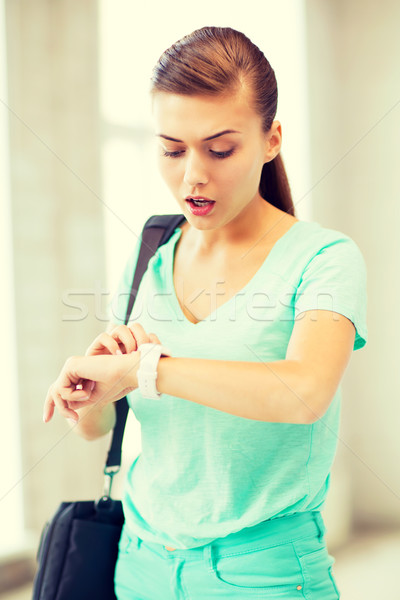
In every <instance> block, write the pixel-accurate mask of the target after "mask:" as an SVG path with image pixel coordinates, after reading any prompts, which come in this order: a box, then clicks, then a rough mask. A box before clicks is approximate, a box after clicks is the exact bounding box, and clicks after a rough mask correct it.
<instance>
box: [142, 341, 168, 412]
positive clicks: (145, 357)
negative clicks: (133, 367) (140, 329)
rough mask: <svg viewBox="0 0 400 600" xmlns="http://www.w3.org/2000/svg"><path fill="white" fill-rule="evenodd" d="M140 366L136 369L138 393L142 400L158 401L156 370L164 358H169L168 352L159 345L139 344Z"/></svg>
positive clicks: (159, 393)
mask: <svg viewBox="0 0 400 600" xmlns="http://www.w3.org/2000/svg"><path fill="white" fill-rule="evenodd" d="M138 351H139V352H140V364H139V368H138V369H137V382H138V388H139V392H140V393H141V395H142V396H143V397H144V398H149V399H150V400H159V399H160V398H161V391H160V390H159V389H158V368H159V365H160V360H161V359H162V357H164V356H170V355H171V353H170V351H169V350H168V349H167V348H165V347H164V346H162V345H161V344H153V343H147V344H141V345H140V346H139V348H138Z"/></svg>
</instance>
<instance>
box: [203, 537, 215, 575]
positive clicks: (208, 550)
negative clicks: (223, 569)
mask: <svg viewBox="0 0 400 600" xmlns="http://www.w3.org/2000/svg"><path fill="white" fill-rule="evenodd" d="M203 556H204V562H205V563H206V567H207V569H208V570H209V571H210V572H211V573H212V572H213V571H214V557H213V547H212V544H207V545H206V546H204V549H203Z"/></svg>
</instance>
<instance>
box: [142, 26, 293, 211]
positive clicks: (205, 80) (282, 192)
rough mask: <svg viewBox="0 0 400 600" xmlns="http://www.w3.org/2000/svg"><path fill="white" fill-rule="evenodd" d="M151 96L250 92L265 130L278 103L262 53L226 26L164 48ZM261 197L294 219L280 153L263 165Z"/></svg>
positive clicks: (206, 29)
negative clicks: (243, 90)
mask: <svg viewBox="0 0 400 600" xmlns="http://www.w3.org/2000/svg"><path fill="white" fill-rule="evenodd" d="M151 81H152V87H151V92H152V93H155V92H168V93H171V94H184V95H188V96H195V95H198V96H212V95H218V94H219V95H221V94H227V93H234V92H235V91H236V90H238V89H240V88H241V87H245V88H246V89H248V90H249V94H250V97H251V101H252V104H253V106H254V109H255V111H256V112H257V114H258V115H260V117H261V119H262V126H263V130H264V131H265V132H267V131H269V130H270V128H271V125H272V123H273V120H274V118H275V114H276V109H277V105H278V88H277V83H276V78H275V73H274V70H273V69H272V67H271V65H270V64H269V62H268V60H267V59H266V58H265V56H264V54H263V53H262V52H261V50H260V49H259V48H258V47H257V46H256V45H255V44H253V42H251V41H250V40H249V38H248V37H246V36H245V35H244V34H243V33H241V32H240V31H236V30H235V29H231V28H230V27H203V28H202V29H197V30H196V31H193V33H190V34H189V35H186V36H185V37H183V38H182V39H181V40H179V41H178V42H176V43H175V44H173V45H172V46H171V47H170V48H168V49H167V50H165V52H164V53H163V54H162V55H161V57H160V59H159V60H158V63H157V64H156V66H155V67H154V70H153V76H152V80H151ZM259 189H260V194H261V196H262V197H263V198H264V199H265V200H267V202H270V203H271V204H273V205H274V206H276V207H277V208H280V209H281V210H283V211H285V212H287V213H289V214H292V215H294V206H293V201H292V197H291V194H290V188H289V183H288V179H287V176H286V172H285V167H284V165H283V161H282V158H281V156H280V155H278V156H277V157H276V158H275V159H274V160H273V161H271V162H269V163H265V165H264V167H263V169H262V175H261V180H260V188H259Z"/></svg>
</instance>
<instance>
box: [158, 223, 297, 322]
mask: <svg viewBox="0 0 400 600" xmlns="http://www.w3.org/2000/svg"><path fill="white" fill-rule="evenodd" d="M304 222H305V221H296V222H295V223H294V224H293V225H292V226H291V227H290V228H289V229H288V230H287V231H286V232H285V233H284V234H283V235H282V236H281V237H280V238H279V239H278V240H277V241H276V242H275V244H274V245H273V246H272V248H271V250H270V251H269V252H268V254H267V256H266V257H265V259H264V261H263V263H262V264H261V265H260V267H259V268H258V270H257V271H256V272H255V273H254V275H253V276H252V277H251V279H250V280H249V281H248V282H247V283H246V284H245V285H244V286H243V287H242V288H241V289H240V290H238V291H237V292H236V294H234V296H231V298H229V299H228V300H227V301H226V302H224V303H223V304H221V305H220V306H218V307H217V308H216V309H215V310H213V311H212V312H211V313H209V315H207V317H205V318H204V319H201V320H200V321H197V323H193V322H192V321H190V320H189V319H188V318H187V316H186V315H185V313H184V312H183V310H182V307H181V305H180V303H179V300H178V297H177V295H176V290H175V286H174V272H173V271H174V262H175V249H176V244H177V242H178V240H179V239H180V237H181V235H182V229H181V228H180V227H177V228H176V230H175V233H174V234H173V236H172V238H171V240H170V242H171V244H168V245H170V249H169V250H170V252H169V256H168V262H167V264H166V267H167V268H166V277H167V288H168V289H170V290H171V294H169V295H168V298H169V299H170V301H171V303H172V305H173V307H174V308H175V311H176V314H177V315H179V321H180V322H182V323H183V324H185V325H187V326H188V327H198V326H201V325H202V324H206V323H209V322H210V321H215V315H216V314H217V313H220V312H223V311H225V310H226V309H227V307H229V306H230V305H231V304H232V302H236V300H237V298H238V296H244V295H246V293H247V291H248V290H249V288H251V287H252V286H253V285H254V284H255V283H256V281H257V280H258V279H259V278H260V277H261V276H262V274H263V272H264V271H265V270H266V269H268V268H269V267H270V266H271V265H272V264H273V262H274V260H275V259H276V258H278V256H279V251H280V249H281V248H282V247H283V246H284V244H285V242H286V241H287V239H288V238H289V237H290V236H291V235H293V232H294V230H296V229H298V227H299V224H300V223H304Z"/></svg>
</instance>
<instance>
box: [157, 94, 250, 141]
mask: <svg viewBox="0 0 400 600" xmlns="http://www.w3.org/2000/svg"><path fill="white" fill-rule="evenodd" d="M153 116H154V121H155V126H156V133H157V134H164V135H169V136H171V137H175V138H178V139H181V140H185V141H186V140H189V139H204V138H206V137H207V136H209V135H212V134H214V133H217V132H219V131H224V130H226V129H234V130H237V131H240V132H249V131H252V130H254V131H259V130H260V129H261V118H260V117H259V115H257V113H256V112H255V111H254V109H253V108H252V107H251V106H250V104H249V102H248V98H247V95H246V94H245V93H244V92H236V93H233V94H229V95H223V96H185V95H178V94H169V93H166V92H157V93H156V94H155V95H154V98H153Z"/></svg>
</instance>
